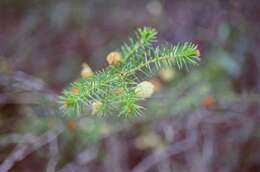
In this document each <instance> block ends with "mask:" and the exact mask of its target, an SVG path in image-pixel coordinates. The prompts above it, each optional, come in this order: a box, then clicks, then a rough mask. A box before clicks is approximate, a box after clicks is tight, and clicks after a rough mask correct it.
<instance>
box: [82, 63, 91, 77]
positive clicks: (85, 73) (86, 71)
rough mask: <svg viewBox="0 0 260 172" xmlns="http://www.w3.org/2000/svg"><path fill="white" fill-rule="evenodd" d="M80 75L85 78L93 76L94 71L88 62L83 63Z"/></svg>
mask: <svg viewBox="0 0 260 172" xmlns="http://www.w3.org/2000/svg"><path fill="white" fill-rule="evenodd" d="M80 75H81V77H83V78H89V77H91V76H93V75H94V73H93V71H92V69H91V68H90V67H89V65H88V64H86V63H83V65H82V70H81V73H80Z"/></svg>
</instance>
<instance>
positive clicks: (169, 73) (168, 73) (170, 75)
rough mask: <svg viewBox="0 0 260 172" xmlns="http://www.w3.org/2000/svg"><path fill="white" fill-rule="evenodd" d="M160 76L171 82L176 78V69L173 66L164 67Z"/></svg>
mask: <svg viewBox="0 0 260 172" xmlns="http://www.w3.org/2000/svg"><path fill="white" fill-rule="evenodd" d="M159 76H160V78H161V79H162V80H163V81H166V82H169V81H171V80H173V79H174V77H175V71H174V69H172V68H164V69H162V70H161V71H160V73H159Z"/></svg>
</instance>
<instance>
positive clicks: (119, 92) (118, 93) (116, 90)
mask: <svg viewBox="0 0 260 172" xmlns="http://www.w3.org/2000/svg"><path fill="white" fill-rule="evenodd" d="M123 92H124V89H123V88H115V89H113V90H112V94H113V95H116V96H118V95H120V94H122V93H123Z"/></svg>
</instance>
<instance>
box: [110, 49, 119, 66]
mask: <svg viewBox="0 0 260 172" xmlns="http://www.w3.org/2000/svg"><path fill="white" fill-rule="evenodd" d="M121 61H122V57H121V54H120V53H119V52H116V51H113V52H111V53H109V54H108V55H107V63H108V64H110V65H117V64H119V63H120V62H121Z"/></svg>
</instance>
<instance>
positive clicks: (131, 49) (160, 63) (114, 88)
mask: <svg viewBox="0 0 260 172" xmlns="http://www.w3.org/2000/svg"><path fill="white" fill-rule="evenodd" d="M156 41H157V31H156V30H155V29H153V28H149V27H144V28H142V29H138V30H137V32H136V36H135V38H130V39H129V41H128V43H124V44H123V46H121V48H120V49H119V50H118V51H115V52H112V53H110V54H109V55H108V56H107V61H108V63H109V64H110V65H109V66H108V67H107V68H105V69H103V70H101V71H98V72H96V73H95V74H94V75H93V72H92V71H91V69H90V68H89V67H88V66H86V65H85V66H84V67H85V69H84V72H83V73H82V75H81V78H80V79H79V80H77V81H75V82H73V83H71V85H70V87H69V88H67V89H65V90H64V91H63V94H62V96H60V98H59V103H60V108H61V109H62V110H63V111H64V113H65V114H67V115H70V116H71V115H75V114H84V113H88V112H90V110H92V114H99V115H106V114H118V116H124V117H128V116H130V115H135V114H141V112H142V110H143V107H142V106H140V105H139V104H138V103H139V101H140V100H144V99H145V98H148V97H150V96H151V94H152V93H153V86H152V85H151V84H150V83H149V82H147V81H146V82H141V83H140V79H139V78H138V75H137V73H138V72H139V71H141V72H144V73H146V74H147V73H148V74H147V75H149V74H150V73H149V72H154V71H156V70H159V69H162V68H165V67H173V66H177V67H178V68H179V69H181V68H183V67H184V66H185V67H188V65H190V64H191V65H196V64H198V61H199V55H200V54H199V51H198V49H197V46H196V45H195V44H193V43H190V42H185V43H179V44H177V45H175V46H173V45H171V44H165V45H160V46H156V47H154V46H153V44H154V43H155V42H156ZM86 76H87V77H86Z"/></svg>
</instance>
